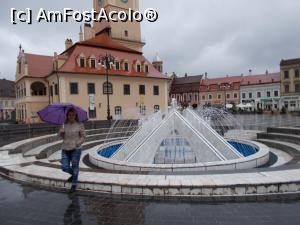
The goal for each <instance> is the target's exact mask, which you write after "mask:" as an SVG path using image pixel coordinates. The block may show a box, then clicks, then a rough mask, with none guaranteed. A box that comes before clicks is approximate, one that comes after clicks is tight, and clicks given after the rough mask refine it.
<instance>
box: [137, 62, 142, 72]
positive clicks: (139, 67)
mask: <svg viewBox="0 0 300 225" xmlns="http://www.w3.org/2000/svg"><path fill="white" fill-rule="evenodd" d="M136 72H138V73H140V72H142V71H141V65H140V64H137V65H136Z"/></svg>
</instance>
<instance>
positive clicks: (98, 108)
mask: <svg viewBox="0 0 300 225" xmlns="http://www.w3.org/2000/svg"><path fill="white" fill-rule="evenodd" d="M94 8H95V9H96V10H100V8H105V9H106V10H107V11H110V10H128V9H129V8H132V9H136V10H138V8H139V1H138V0H128V1H121V0H118V1H116V0H114V1H112V0H103V1H96V0H94ZM144 45H145V43H144V42H143V41H142V39H141V28H140V23H137V22H133V23H131V22H126V23H123V22H122V23H121V22H120V23H119V22H118V23H113V22H101V23H95V24H93V25H91V24H85V25H84V27H83V29H81V30H80V34H79V41H78V42H76V43H73V41H72V40H71V39H67V40H66V41H65V51H64V52H62V53H60V54H57V53H54V55H52V56H45V55H35V54H30V53H27V52H25V51H24V50H23V49H22V47H21V46H20V51H19V55H18V59H17V67H16V97H17V100H16V117H17V121H19V122H25V123H35V122H40V120H39V118H38V117H37V112H38V111H39V110H41V109H43V108H44V107H46V106H47V105H49V104H52V103H57V102H61V103H66V102H69V103H74V104H76V105H78V106H81V107H82V108H83V109H85V110H86V111H87V112H88V115H89V118H90V120H105V119H108V109H110V115H111V117H112V119H136V118H138V117H139V116H144V115H148V114H151V113H153V112H155V111H158V110H162V111H164V110H167V107H168V83H169V81H170V80H169V79H168V78H167V76H165V75H163V74H162V66H163V62H162V61H159V62H155V63H154V64H152V63H151V62H149V61H148V60H147V59H146V58H145V57H144V56H143V52H142V48H143V46H144ZM108 59H109V60H110V61H109V63H106V62H107V61H108Z"/></svg>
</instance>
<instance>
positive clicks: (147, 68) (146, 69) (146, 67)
mask: <svg viewBox="0 0 300 225" xmlns="http://www.w3.org/2000/svg"><path fill="white" fill-rule="evenodd" d="M145 73H149V67H148V65H145Z"/></svg>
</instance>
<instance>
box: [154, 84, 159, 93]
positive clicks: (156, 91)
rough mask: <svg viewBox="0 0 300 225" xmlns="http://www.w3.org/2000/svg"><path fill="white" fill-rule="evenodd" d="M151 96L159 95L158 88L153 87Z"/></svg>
mask: <svg viewBox="0 0 300 225" xmlns="http://www.w3.org/2000/svg"><path fill="white" fill-rule="evenodd" d="M153 95H159V86H153Z"/></svg>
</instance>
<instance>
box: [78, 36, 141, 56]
mask: <svg viewBox="0 0 300 225" xmlns="http://www.w3.org/2000/svg"><path fill="white" fill-rule="evenodd" d="M77 44H78V45H86V46H93V47H100V48H105V49H111V50H118V51H124V52H132V53H139V54H142V53H141V52H138V51H135V50H133V49H130V48H127V47H125V46H123V45H121V44H119V43H118V42H116V41H114V40H112V39H111V38H110V37H109V36H108V34H107V33H106V32H103V33H101V34H99V35H97V36H96V37H94V38H91V39H89V40H86V41H83V42H79V43H77Z"/></svg>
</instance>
